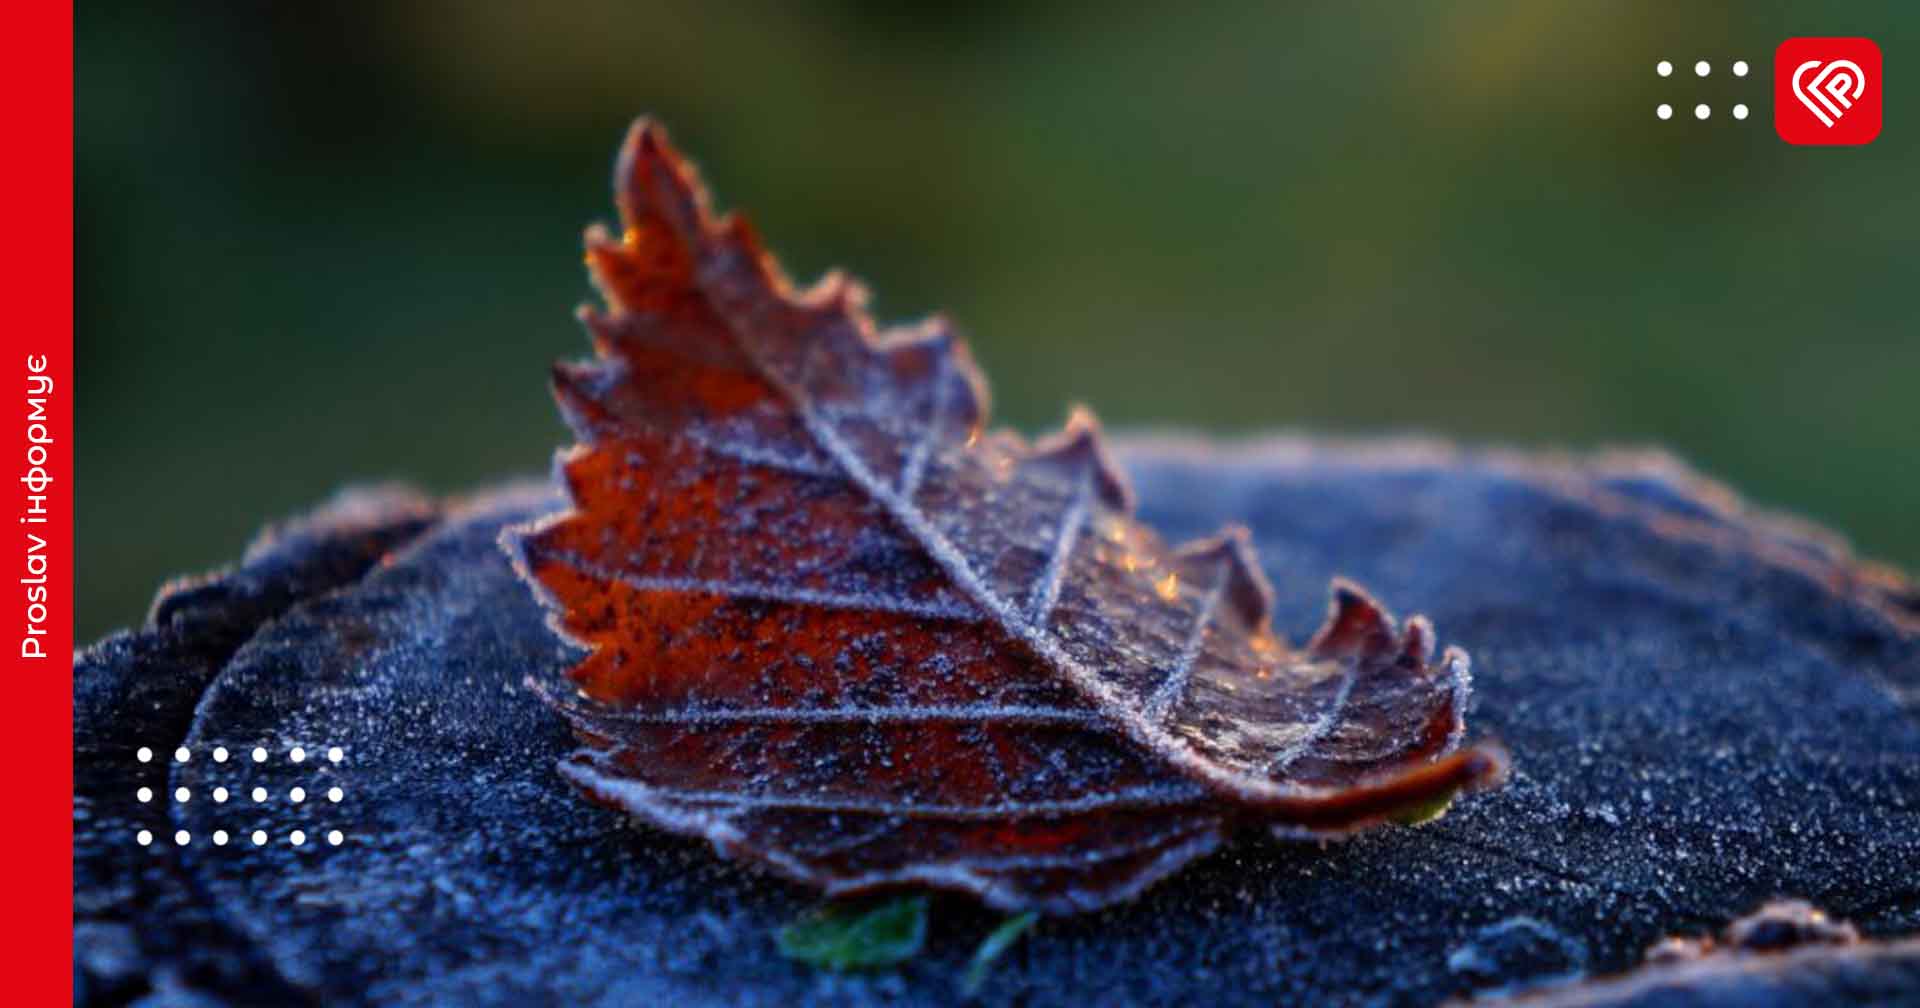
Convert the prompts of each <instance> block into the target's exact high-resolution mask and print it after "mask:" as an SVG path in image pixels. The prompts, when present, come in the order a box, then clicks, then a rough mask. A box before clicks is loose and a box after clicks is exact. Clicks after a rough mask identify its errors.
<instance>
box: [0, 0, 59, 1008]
mask: <svg viewBox="0 0 1920 1008" xmlns="http://www.w3.org/2000/svg"><path fill="white" fill-rule="evenodd" d="M9 22H10V24H9V30H8V31H7V32H6V33H5V36H4V38H5V40H6V41H5V43H4V44H5V48H6V50H7V51H6V58H5V59H0V74H5V76H6V82H7V83H6V92H5V93H7V94H9V95H11V96H13V99H14V101H13V102H12V107H11V109H10V111H9V114H8V119H9V124H8V131H7V144H6V147H7V156H6V157H5V158H4V159H0V165H4V167H3V168H0V171H4V172H5V175H6V189H5V200H6V204H7V223H8V229H7V230H8V235H7V242H6V246H5V247H6V253H5V254H6V256H7V259H8V262H7V264H6V272H5V276H6V286H7V291H6V296H7V303H8V308H9V310H8V318H7V324H6V327H5V336H4V340H5V343H6V349H5V351H4V355H0V387H4V388H5V389H6V394H5V396H4V398H0V410H5V411H6V413H8V414H9V415H10V416H11V419H10V420H9V421H7V422H6V423H4V424H0V431H4V432H5V433H4V436H5V438H6V439H7V441H8V442H9V443H8V444H7V445H6V446H5V448H4V449H0V451H3V452H4V457H5V458H6V460H7V462H6V466H5V470H6V472H7V479H6V484H7V486H8V487H9V489H8V490H7V491H6V492H5V494H4V499H5V500H6V508H7V510H8V511H10V512H12V514H11V520H8V521H6V522H5V524H6V525H9V526H11V527H12V529H13V531H11V532H10V533H8V534H7V536H6V538H5V539H4V540H0V541H4V542H5V543H6V545H5V547H4V552H5V553H6V554H8V555H7V556H6V559H5V560H4V563H5V564H6V565H7V567H8V570H9V574H8V576H7V577H6V578H5V579H4V581H5V583H6V584H7V585H8V587H7V589H6V590H5V602H4V604H3V605H0V610H4V613H5V617H4V618H5V626H6V634H5V637H6V640H5V643H4V645H0V646H4V647H5V648H6V653H7V654H8V656H9V658H10V659H11V660H12V662H13V675H12V677H11V679H10V680H9V681H8V683H7V684H6V685H7V690H8V694H9V698H10V699H9V702H7V703H5V704H0V709H4V710H5V711H6V717H7V720H8V725H7V728H8V730H7V733H6V736H5V737H6V738H7V740H8V742H9V746H8V748H9V749H10V750H11V751H12V754H13V758H14V760H15V770H16V772H14V773H12V774H9V775H8V790H9V791H10V792H11V793H10V795H9V797H10V799H11V800H10V801H9V803H8V815H7V817H6V821H7V827H6V829H4V830H0V836H4V837H5V840H4V844H5V847H4V851H5V855H4V856H5V861H4V863H5V864H6V865H7V866H8V875H9V877H10V879H11V882H10V884H9V886H8V892H7V906H6V910H5V917H4V918H3V919H4V920H5V921H6V948H7V960H8V964H7V970H6V973H7V979H6V988H7V992H8V993H7V998H6V1000H7V1002H8V1003H10V1004H21V1005H47V1004H65V1003H68V1002H69V1001H70V1000H71V999H72V994H73V967H72V962H73V951H72V950H73V713H72V711H73V587H74V571H73V500H74V498H73V494H74V444H73V402H74V388H73V10H72V7H71V6H69V5H66V4H58V3H38V4H34V3H30V4H23V5H21V6H20V7H19V8H18V9H17V10H15V11H14V12H13V14H12V15H11V17H10V18H9Z"/></svg>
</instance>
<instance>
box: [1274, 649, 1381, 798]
mask: <svg viewBox="0 0 1920 1008" xmlns="http://www.w3.org/2000/svg"><path fill="white" fill-rule="evenodd" d="M1359 678H1360V663H1359V662H1349V663H1348V664H1347V670H1346V672H1344V673H1342V674H1341V676H1340V689H1339V690H1338V691H1337V692H1335V693H1334V695H1333V702H1332V703H1330V704H1328V705H1327V709H1326V710H1325V711H1323V712H1322V713H1321V715H1320V716H1319V717H1317V718H1315V719H1314V721H1313V724H1312V725H1311V726H1310V727H1309V728H1308V729H1307V732H1306V734H1304V735H1302V736H1300V739H1299V741H1296V742H1294V743H1293V744H1292V745H1290V746H1288V747H1286V748H1285V749H1282V750H1280V751H1279V752H1277V753H1275V754H1274V756H1273V759H1271V760H1269V761H1268V762H1267V773H1268V774H1278V773H1280V772H1282V771H1284V770H1286V769H1287V768H1288V767H1290V766H1292V765H1293V764H1294V762H1295V761H1297V760H1299V759H1300V757H1302V756H1305V755H1306V754H1307V750H1309V749H1312V748H1313V747H1314V746H1317V745H1319V744H1320V740H1321V739H1324V738H1326V737H1327V735H1329V734H1330V733H1332V731H1333V729H1334V727H1335V726H1336V725H1338V724H1339V723H1340V715H1342V714H1344V713H1345V712H1346V709H1347V697H1349V696H1350V695H1352V693H1353V684H1354V682H1355V680H1357V679H1359Z"/></svg>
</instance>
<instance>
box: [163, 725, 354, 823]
mask: <svg viewBox="0 0 1920 1008" xmlns="http://www.w3.org/2000/svg"><path fill="white" fill-rule="evenodd" d="M243 751H244V750H243ZM206 752H207V754H208V755H210V756H211V757H212V759H213V762H214V763H222V764H224V763H226V762H227V761H228V760H229V759H230V758H231V757H232V756H233V753H232V751H231V750H229V749H228V748H227V747H226V746H214V747H213V748H212V749H210V750H207V751H206ZM316 752H324V756H325V759H326V760H327V762H329V763H334V764H338V763H340V762H341V761H342V760H344V759H345V758H346V753H345V751H344V750H342V749H341V748H340V747H339V746H329V747H327V748H326V749H325V750H324V751H322V750H316ZM252 755H253V762H254V763H256V764H261V763H265V762H267V760H268V757H269V753H268V751H267V748H266V747H265V746H255V747H254V748H253V750H252ZM134 758H135V759H137V760H138V761H139V762H141V763H151V762H153V759H154V751H153V748H152V747H151V746H141V747H139V748H138V749H136V750H135V751H134ZM173 759H174V762H175V763H177V764H187V763H191V762H192V760H193V750H192V749H190V748H188V747H187V746H179V747H177V748H175V749H174V750H173ZM306 759H307V749H306V747H304V746H297V745H296V746H291V747H289V748H288V750H287V760H288V762H290V763H294V764H301V763H304V762H306ZM321 769H325V768H324V767H323V768H321ZM212 772H213V771H212V769H211V768H209V773H210V774H211V773H212ZM210 793H211V794H212V796H213V800H214V801H215V802H218V803H225V802H226V801H227V799H228V798H230V797H232V796H233V792H232V791H229V790H228V788H227V787H226V786H225V785H217V786H215V787H213V788H212V789H211V791H210ZM250 793H251V796H252V798H253V800H254V801H255V802H257V803H265V802H267V801H268V800H269V799H270V795H269V794H268V791H267V789H266V788H265V787H264V786H261V785H255V786H254V787H253V789H252V791H251V792H250ZM326 796H327V800H328V801H330V802H336V803H337V802H340V801H342V800H343V799H345V797H346V792H345V790H343V789H342V788H341V787H339V786H338V785H334V786H331V787H329V788H327V790H326ZM134 797H135V798H136V799H137V800H138V801H139V802H140V803H142V804H151V803H152V802H153V800H154V797H155V794H154V789H153V788H151V787H145V786H142V787H140V788H137V789H135V791H134ZM172 797H173V800H174V802H175V803H178V804H187V803H189V802H191V801H192V800H193V789H192V788H189V787H187V786H186V785H180V786H178V787H175V788H174V789H173V793H172ZM287 798H288V800H289V801H290V802H292V803H294V804H300V803H303V802H305V801H306V800H307V789H306V788H305V787H302V786H299V785H295V786H293V787H290V788H289V789H288V790H287ZM241 833H242V835H245V836H247V838H248V839H251V840H252V841H253V844H254V846H255V847H263V846H265V845H266V844H267V843H268V842H269V841H270V840H271V837H270V836H269V835H268V833H267V831H266V830H263V829H255V830H253V831H252V832H251V833H247V832H246V831H245V830H242V831H241ZM233 836H234V834H231V833H229V832H227V830H225V829H216V830H214V831H213V832H212V833H211V834H208V835H207V838H208V839H210V840H212V841H213V844H214V845H215V846H218V847H225V846H226V845H227V843H228V842H229V841H230V840H232V839H233ZM316 836H324V837H325V839H326V842H327V844H328V845H329V846H334V847H338V846H340V845H341V844H343V843H345V842H346V834H345V833H344V832H342V831H341V830H339V829H329V830H327V831H326V832H325V833H324V834H316ZM133 840H134V842H135V843H136V844H139V845H140V846H142V847H151V846H152V845H153V843H154V832H153V830H151V829H141V830H138V831H136V832H135V833H134V835H133ZM173 842H174V844H175V845H176V846H179V847H188V846H191V845H192V844H193V834H192V833H191V832H190V831H188V830H184V829H180V830H175V831H174V833H173ZM287 842H288V843H289V844H291V845H293V846H295V847H300V846H303V845H305V844H306V842H307V831H306V830H303V829H294V830H291V831H290V832H289V833H288V834H287ZM316 842H317V841H316Z"/></svg>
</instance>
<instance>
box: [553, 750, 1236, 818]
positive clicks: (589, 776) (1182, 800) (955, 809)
mask: <svg viewBox="0 0 1920 1008" xmlns="http://www.w3.org/2000/svg"><path fill="white" fill-rule="evenodd" d="M561 772H562V773H564V774H566V775H567V776H568V777H570V778H572V779H574V780H575V781H576V782H579V783H582V784H587V785H591V786H592V787H593V788H594V790H595V791H596V792H598V793H600V794H602V795H604V796H606V797H609V798H613V799H616V800H618V801H619V802H620V803H621V804H622V805H624V806H626V807H629V808H631V807H633V805H634V804H635V803H641V802H648V801H655V800H658V799H661V798H666V799H670V800H672V801H675V802H681V803H685V804H688V805H703V806H714V807H719V808H728V809H733V810H736V811H750V810H759V809H772V810H781V809H791V810H795V811H802V812H859V813H863V814H867V815H882V816H904V817H906V818H909V819H1009V818H1014V817H1019V816H1059V815H1073V814H1077V813H1082V812H1099V811H1102V810H1106V809H1115V808H1160V807H1164V806H1168V805H1184V804H1188V803H1191V802H1192V801H1194V800H1195V799H1197V798H1199V797H1200V794H1199V793H1198V792H1196V791H1189V790H1182V789H1177V788H1166V787H1159V788H1130V789H1127V790H1124V791H1112V792H1108V793H1106V794H1094V795H1087V796H1085V797H1082V798H1071V799H1067V800H1064V801H1044V802H1018V801H1009V802H998V803H995V804H986V805H933V804H927V803H921V802H908V803H898V802H885V801H863V800H860V799H853V798H834V797H822V796H820V795H817V794H815V795H801V794H795V795H748V794H739V793H736V792H732V791H694V790H683V789H679V788H663V787H656V786H653V785H650V784H642V783H640V782H639V781H636V780H633V779H631V778H627V777H620V776H615V775H611V774H606V773H602V772H600V771H598V770H595V769H594V768H593V767H592V766H591V765H589V764H585V763H579V762H568V763H563V764H561Z"/></svg>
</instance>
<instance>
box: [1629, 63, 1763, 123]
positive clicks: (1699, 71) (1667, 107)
mask: <svg viewBox="0 0 1920 1008" xmlns="http://www.w3.org/2000/svg"><path fill="white" fill-rule="evenodd" d="M1731 69H1732V70H1733V75H1734V76H1735V77H1745V76H1746V75H1747V74H1748V73H1749V72H1750V71H1751V70H1752V67H1750V66H1748V64H1747V61H1746V60H1734V61H1733V65H1732V68H1731ZM1653 72H1654V73H1656V74H1659V75H1660V76H1662V77H1671V76H1673V61H1672V60H1661V61H1659V62H1658V63H1655V64H1654V65H1653ZM1712 73H1713V61H1712V60H1697V61H1695V62H1694V64H1693V75H1694V76H1695V77H1701V78H1704V77H1707V76H1710V75H1711V74H1712ZM1750 111H1751V110H1750V109H1748V108H1747V106H1746V105H1745V104H1744V103H1742V104H1737V105H1735V106H1733V109H1732V112H1733V117H1734V118H1735V119H1738V120H1741V121H1745V119H1746V118H1747V116H1748V114H1749V112H1750ZM1653 115H1654V118H1656V119H1659V120H1660V121H1661V122H1666V121H1668V120H1671V119H1672V118H1673V105H1672V104H1670V103H1668V102H1661V103H1660V104H1658V105H1655V106H1654V107H1653ZM1693 117H1694V118H1695V119H1696V120H1699V121H1701V122H1705V121H1706V120H1708V119H1711V118H1713V106H1711V105H1708V104H1707V103H1705V102H1701V103H1699V104H1697V105H1695V106H1694V107H1693Z"/></svg>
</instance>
